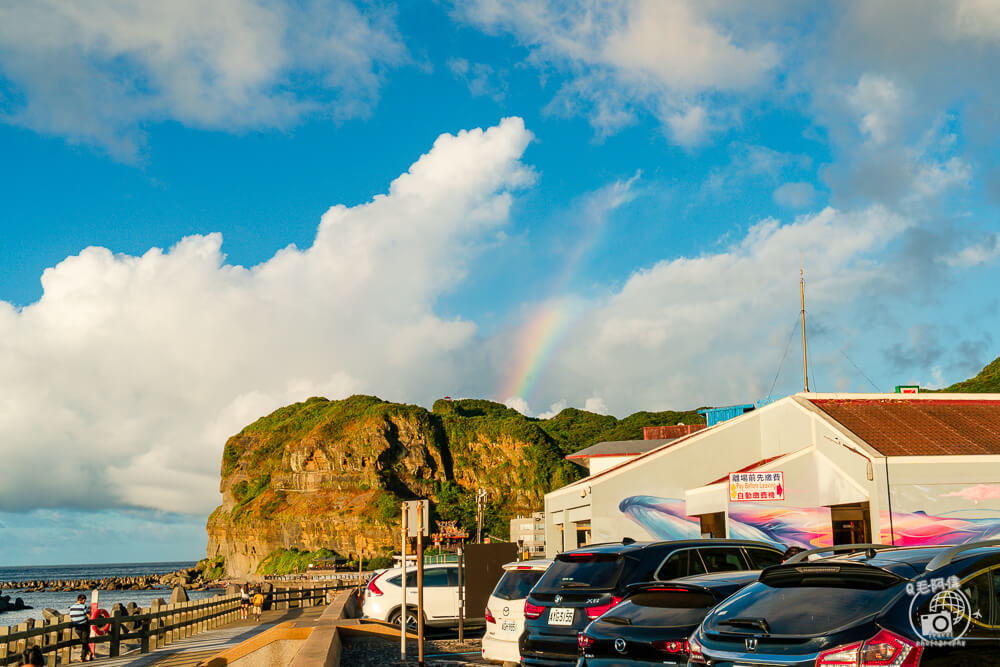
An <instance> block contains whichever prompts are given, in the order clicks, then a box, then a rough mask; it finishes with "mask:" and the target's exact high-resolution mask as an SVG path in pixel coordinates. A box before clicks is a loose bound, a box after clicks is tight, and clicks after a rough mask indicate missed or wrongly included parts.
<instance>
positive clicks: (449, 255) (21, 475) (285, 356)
mask: <svg viewBox="0 0 1000 667" xmlns="http://www.w3.org/2000/svg"><path fill="white" fill-rule="evenodd" d="M530 140H531V133H530V132H529V131H528V130H526V129H525V127H524V124H523V122H522V121H521V120H520V119H518V118H508V119H505V120H504V121H502V122H501V123H500V124H499V125H497V126H496V127H492V128H489V129H487V130H485V131H484V130H478V129H477V130H471V131H463V132H460V133H458V134H457V135H448V134H445V135H442V136H441V137H439V138H438V139H437V140H436V141H435V142H434V146H433V148H432V149H431V150H430V151H429V152H428V153H426V154H425V155H423V156H422V157H420V159H419V160H417V161H416V162H415V163H414V164H413V165H412V166H411V167H410V169H409V170H408V171H407V172H406V173H404V174H402V175H401V176H399V177H398V178H396V179H395V180H394V181H393V182H392V184H391V185H390V187H389V189H388V192H387V193H386V194H381V195H377V196H376V197H375V198H374V199H372V200H371V201H370V202H368V203H365V204H362V205H359V206H355V207H351V208H348V207H346V206H340V205H338V206H334V207H332V208H330V210H329V211H327V212H326V213H325V214H324V215H323V216H322V219H321V220H320V223H319V227H318V230H317V233H316V238H315V241H314V242H313V244H312V245H311V246H310V247H309V248H306V249H298V248H296V247H294V246H290V247H288V248H285V249H283V250H281V251H280V252H278V253H277V254H275V256H274V257H272V258H271V259H269V260H268V261H266V262H264V263H262V264H260V265H258V266H254V267H251V268H245V267H242V266H234V265H230V264H227V263H226V260H225V255H224V254H223V252H222V238H221V237H220V236H219V235H218V234H207V235H203V236H191V237H188V238H185V239H183V240H181V241H180V242H179V243H177V244H176V245H175V246H174V247H173V248H170V249H169V250H167V251H163V250H160V249H156V248H154V249H152V250H150V251H148V252H147V253H145V254H144V255H142V256H139V257H134V256H128V255H115V254H113V253H111V252H110V251H109V250H107V249H104V248H97V247H92V248H87V249H86V250H84V251H83V252H81V253H80V254H79V255H76V256H72V257H68V258H66V259H65V260H64V261H62V262H60V263H59V264H58V265H57V266H55V267H53V268H50V269H48V270H46V271H45V273H44V275H43V276H42V285H43V289H44V292H43V295H42V297H41V298H40V300H39V301H38V302H36V303H34V304H31V305H29V306H27V307H24V308H23V309H20V310H18V309H15V308H14V307H13V306H11V305H10V304H8V303H6V302H2V301H0V384H3V385H4V386H6V387H16V388H17V391H9V392H5V393H4V395H3V397H2V398H0V434H2V437H3V454H4V466H5V468H4V470H5V473H4V479H5V483H4V484H3V486H2V488H0V510H20V509H25V508H37V507H59V506H74V507H84V508H90V509H100V508H108V507H146V508H155V509H158V510H165V511H179V512H190V513H204V512H206V511H207V510H209V509H211V508H212V507H213V506H214V505H215V504H216V503H217V502H218V495H217V488H218V470H219V462H220V456H221V451H222V445H223V444H224V442H225V438H226V437H227V436H228V435H231V434H233V433H235V432H237V431H238V430H239V429H240V428H241V427H242V426H244V425H245V424H247V423H248V422H250V421H252V420H253V419H255V418H257V417H259V416H260V415H261V414H265V413H267V412H268V411H270V410H272V409H274V408H276V407H278V406H280V405H283V404H287V403H288V402H290V401H294V400H303V399H305V398H307V397H308V396H311V395H326V396H328V397H330V398H340V397H343V396H346V395H348V394H350V393H352V392H357V391H366V392H371V393H376V392H377V393H380V394H382V395H383V396H385V397H387V398H392V397H398V398H400V399H412V398H413V397H420V398H422V399H424V400H428V399H430V398H433V397H434V396H440V395H442V394H444V393H450V391H449V389H448V387H449V385H450V386H451V387H454V386H455V385H454V384H453V379H454V378H455V377H456V376H458V375H459V369H457V368H456V367H455V365H456V363H457V360H458V359H459V355H458V353H457V352H456V351H457V350H460V349H462V348H463V347H465V346H467V345H468V344H469V343H470V341H471V340H472V339H473V336H474V334H475V331H476V327H475V324H474V323H472V322H468V321H463V320H461V319H443V318H441V317H439V316H437V315H436V314H435V313H434V310H433V303H434V301H435V299H436V298H437V297H438V296H439V295H440V294H442V293H443V292H445V291H447V290H449V289H451V287H452V286H453V284H454V283H455V282H456V281H460V280H461V279H462V277H463V275H464V273H465V271H466V268H467V261H468V258H469V256H470V255H471V254H472V252H473V251H474V250H475V245H476V243H477V241H478V239H479V237H481V236H482V235H484V234H487V235H488V234H490V233H493V231H495V229H496V228H497V227H498V226H499V225H502V224H503V223H504V222H505V221H506V220H507V217H508V212H509V207H510V204H511V196H512V194H511V193H512V192H513V191H514V190H517V189H519V188H522V187H524V186H526V185H528V184H530V183H531V182H532V180H533V179H534V173H533V171H532V170H531V169H530V168H529V167H527V166H525V165H524V164H523V163H522V162H521V161H520V157H521V155H522V153H523V151H524V150H525V148H526V146H527V144H528V143H529V141H530ZM40 466H44V471H45V472H44V474H42V475H35V474H32V471H36V470H39V467H40Z"/></svg>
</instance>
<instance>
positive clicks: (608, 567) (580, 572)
mask: <svg viewBox="0 0 1000 667" xmlns="http://www.w3.org/2000/svg"><path fill="white" fill-rule="evenodd" d="M623 566H624V559H622V557H621V556H620V555H619V554H560V555H559V556H558V557H556V560H555V561H554V562H553V563H552V565H551V566H550V567H549V569H548V570H546V572H545V575H544V576H543V577H542V578H541V580H539V582H538V584H536V585H535V588H534V592H536V593H542V594H555V593H566V592H567V591H573V590H575V589H580V590H594V589H607V588H614V587H615V584H616V583H618V578H619V577H620V576H621V573H622V567H623Z"/></svg>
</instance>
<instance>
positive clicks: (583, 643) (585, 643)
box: [576, 632, 594, 649]
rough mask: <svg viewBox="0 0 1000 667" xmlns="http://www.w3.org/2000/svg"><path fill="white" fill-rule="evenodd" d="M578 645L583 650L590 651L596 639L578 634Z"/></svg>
mask: <svg viewBox="0 0 1000 667" xmlns="http://www.w3.org/2000/svg"><path fill="white" fill-rule="evenodd" d="M576 644H577V646H579V647H580V648H582V649H588V648H590V647H591V646H593V645H594V638H593V637H590V636H588V635H585V634H583V633H582V632H578V633H577V635H576Z"/></svg>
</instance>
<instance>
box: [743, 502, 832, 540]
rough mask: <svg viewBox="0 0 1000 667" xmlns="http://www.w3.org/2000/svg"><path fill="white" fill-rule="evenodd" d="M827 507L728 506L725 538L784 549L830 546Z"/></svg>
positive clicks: (828, 509) (768, 504)
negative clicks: (775, 545)
mask: <svg viewBox="0 0 1000 667" xmlns="http://www.w3.org/2000/svg"><path fill="white" fill-rule="evenodd" d="M832 526H833V524H832V522H831V520H830V508H829V507H780V506H778V505H774V504H772V503H729V535H730V537H734V538H739V539H744V540H761V541H763V542H772V543H774V544H777V545H779V546H785V547H802V548H804V549H812V548H815V547H828V546H830V545H831V544H833V527H832Z"/></svg>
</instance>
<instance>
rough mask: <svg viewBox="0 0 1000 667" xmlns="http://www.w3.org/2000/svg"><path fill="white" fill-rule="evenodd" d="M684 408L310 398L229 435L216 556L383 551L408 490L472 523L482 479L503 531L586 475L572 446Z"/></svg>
mask: <svg viewBox="0 0 1000 667" xmlns="http://www.w3.org/2000/svg"><path fill="white" fill-rule="evenodd" d="M678 418H681V419H687V420H689V421H695V420H697V415H695V414H694V413H693V412H691V413H643V414H642V417H641V424H640V422H639V420H633V421H635V424H630V423H629V420H622V421H621V422H619V421H618V420H616V419H615V418H614V417H604V416H600V415H592V414H591V413H586V412H581V411H564V412H563V413H560V415H557V416H556V417H554V418H553V419H552V420H535V419H529V418H526V417H524V416H522V415H521V414H520V413H518V412H516V411H514V410H511V409H509V408H506V407H505V406H503V405H499V404H497V403H491V402H489V401H472V400H466V401H454V402H452V401H438V402H437V403H435V405H434V409H433V411H427V410H425V409H424V408H421V407H418V406H412V405H400V404H397V403H388V402H385V401H382V400H380V399H378V398H375V397H371V396H353V397H351V398H348V399H345V400H342V401H328V400H326V399H322V398H312V399H309V400H308V401H306V402H304V403H296V404H294V405H290V406H287V407H284V408H281V409H279V410H277V411H276V412H274V413H272V414H270V415H268V416H266V417H263V418H261V419H259V420H258V421H256V422H254V423H253V424H251V425H249V426H247V427H246V428H244V429H243V430H242V431H241V432H240V433H238V434H237V435H235V436H233V437H232V438H230V439H229V441H228V442H227V443H226V446H225V450H224V453H223V460H222V482H221V485H220V490H221V492H222V505H221V506H220V507H218V508H217V509H216V510H215V511H214V512H213V513H212V514H211V516H210V517H209V519H208V526H207V529H208V536H209V543H208V555H209V557H215V556H223V557H225V562H226V569H227V572H228V574H230V575H235V576H239V575H243V574H246V573H249V572H253V571H254V570H256V567H257V565H258V564H259V563H260V561H262V560H263V559H264V558H265V557H266V556H267V555H268V554H269V553H271V552H272V551H274V550H275V549H278V548H282V547H283V548H292V547H295V548H299V549H307V550H316V549H319V548H321V547H324V548H327V549H330V550H332V551H336V552H337V553H339V554H342V555H345V556H352V555H355V554H358V553H363V554H364V555H365V556H370V555H375V554H376V553H378V551H379V549H380V548H382V547H389V546H391V545H392V544H394V542H398V536H397V531H398V521H399V519H398V515H399V501H400V500H401V499H410V498H421V497H422V498H429V499H430V500H431V501H432V505H433V506H434V510H435V513H436V514H437V515H438V516H439V517H441V518H448V519H457V520H459V522H460V523H462V524H464V525H466V527H469V528H472V527H473V526H471V525H469V524H470V521H469V519H470V513H471V502H472V497H473V493H472V492H473V491H474V490H475V489H476V488H477V487H480V486H482V487H485V488H486V489H487V491H488V492H489V494H490V498H491V499H492V500H491V505H490V507H489V512H488V514H489V515H490V517H491V522H492V527H493V528H492V530H493V531H500V530H501V529H502V526H503V525H504V523H505V522H506V520H507V519H508V518H510V517H511V516H514V515H515V514H517V513H524V512H530V511H533V510H537V509H540V508H541V506H542V497H543V496H544V494H545V493H546V492H548V491H549V490H551V489H553V488H556V487H559V486H562V485H564V484H566V483H568V482H570V481H573V480H575V479H577V478H579V476H580V475H581V474H582V470H581V469H580V468H578V467H577V466H575V465H573V464H571V463H569V462H567V461H565V460H564V459H563V456H564V455H565V454H566V453H568V452H570V451H576V450H577V449H580V448H581V447H584V446H589V445H590V444H593V442H597V441H598V440H599V439H602V438H601V436H602V435H604V434H606V433H609V432H612V431H613V432H615V434H616V435H617V434H618V432H622V433H624V434H625V435H626V436H627V437H628V436H631V437H641V425H651V424H650V422H658V421H659V422H663V421H666V422H667V423H677V421H678ZM629 419H632V418H629ZM609 420H610V421H609ZM623 429H624V430H623ZM637 429H638V430H639V435H634V434H633V433H632V431H634V430H637ZM494 534H497V533H496V532H495V533H494ZM502 534H506V530H505V529H503V533H502Z"/></svg>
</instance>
